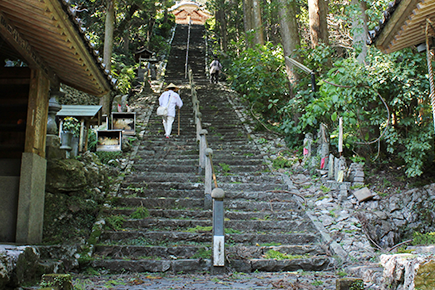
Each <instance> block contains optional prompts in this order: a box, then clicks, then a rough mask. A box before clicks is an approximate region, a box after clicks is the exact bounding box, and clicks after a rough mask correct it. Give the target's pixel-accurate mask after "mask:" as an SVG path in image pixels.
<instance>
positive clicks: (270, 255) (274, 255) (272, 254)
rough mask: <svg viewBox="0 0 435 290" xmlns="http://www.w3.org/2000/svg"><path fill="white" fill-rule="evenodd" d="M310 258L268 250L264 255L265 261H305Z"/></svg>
mask: <svg viewBox="0 0 435 290" xmlns="http://www.w3.org/2000/svg"><path fill="white" fill-rule="evenodd" d="M309 257H310V256H309V255H308V254H306V255H289V254H285V253H281V252H279V251H276V250H268V251H267V252H266V254H265V255H264V258H266V259H274V260H296V259H307V258H309Z"/></svg>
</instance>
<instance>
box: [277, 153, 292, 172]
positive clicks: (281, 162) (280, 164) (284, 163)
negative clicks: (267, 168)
mask: <svg viewBox="0 0 435 290" xmlns="http://www.w3.org/2000/svg"><path fill="white" fill-rule="evenodd" d="M292 165H293V162H292V161H291V160H288V159H286V158H284V157H283V156H278V157H277V158H275V159H274V160H273V162H272V166H273V168H275V169H280V168H285V167H291V166H292Z"/></svg>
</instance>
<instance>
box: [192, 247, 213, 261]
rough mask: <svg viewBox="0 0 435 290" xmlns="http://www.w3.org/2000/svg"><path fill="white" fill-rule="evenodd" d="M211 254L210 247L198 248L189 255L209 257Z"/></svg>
mask: <svg viewBox="0 0 435 290" xmlns="http://www.w3.org/2000/svg"><path fill="white" fill-rule="evenodd" d="M211 256H212V253H211V249H206V248H200V249H198V251H197V252H196V253H195V254H194V255H193V256H192V257H191V258H192V259H199V258H203V259H210V257H211Z"/></svg>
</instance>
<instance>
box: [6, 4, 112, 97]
mask: <svg viewBox="0 0 435 290" xmlns="http://www.w3.org/2000/svg"><path fill="white" fill-rule="evenodd" d="M0 34H1V36H2V39H1V40H0V42H1V45H0V59H1V60H3V59H4V57H2V56H9V57H10V56H11V54H13V52H14V51H15V52H17V53H18V54H19V55H18V56H17V57H19V58H24V59H22V60H23V61H24V62H26V63H27V64H28V66H29V67H30V68H38V69H41V70H42V71H43V73H44V74H45V75H46V76H47V77H48V79H49V80H50V82H51V83H52V84H55V83H57V82H60V83H64V84H66V85H68V86H71V87H74V88H76V89H78V90H80V91H83V92H86V93H89V94H92V95H95V96H102V95H104V94H106V93H107V92H109V91H110V90H111V86H112V78H111V76H110V75H109V71H106V70H105V68H104V65H103V64H102V59H101V58H99V57H98V52H96V51H95V50H94V48H93V45H92V44H91V43H90V41H89V40H88V39H87V38H86V35H85V28H84V27H81V22H80V19H79V18H77V17H76V16H75V13H74V11H73V10H72V9H71V7H69V6H68V4H67V1H66V0H13V1H10V0H0Z"/></svg>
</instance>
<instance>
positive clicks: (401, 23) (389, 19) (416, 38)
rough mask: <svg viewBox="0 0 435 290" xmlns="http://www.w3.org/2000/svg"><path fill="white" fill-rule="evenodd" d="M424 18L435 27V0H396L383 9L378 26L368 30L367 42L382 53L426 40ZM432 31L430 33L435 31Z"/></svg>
mask: <svg viewBox="0 0 435 290" xmlns="http://www.w3.org/2000/svg"><path fill="white" fill-rule="evenodd" d="M426 19H429V20H430V21H432V23H433V26H434V27H435V0H396V1H394V2H391V3H390V4H389V7H388V8H387V9H386V10H385V11H384V18H383V19H382V20H380V21H379V26H377V27H376V28H375V30H374V31H370V32H369V40H368V44H375V45H376V47H378V48H379V49H380V50H382V51H383V52H384V53H391V52H394V51H397V50H400V49H403V48H406V47H410V46H415V45H419V44H421V43H425V42H426V36H425V28H426ZM431 31H432V35H433V33H434V32H435V31H434V30H431Z"/></svg>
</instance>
